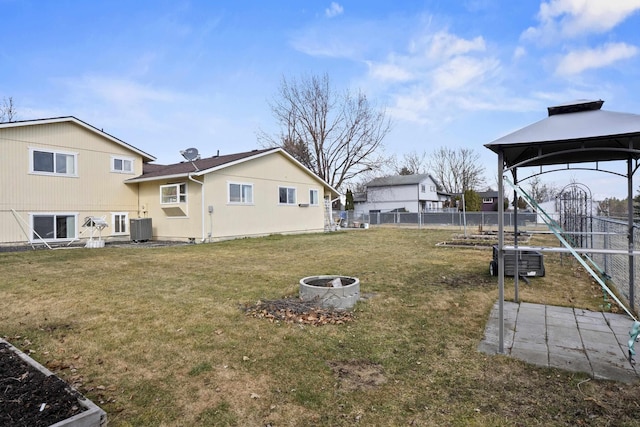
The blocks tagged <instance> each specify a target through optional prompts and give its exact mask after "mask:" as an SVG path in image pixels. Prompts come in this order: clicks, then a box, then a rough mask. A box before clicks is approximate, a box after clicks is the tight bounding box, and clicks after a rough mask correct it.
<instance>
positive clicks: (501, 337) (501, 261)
mask: <svg viewBox="0 0 640 427" xmlns="http://www.w3.org/2000/svg"><path fill="white" fill-rule="evenodd" d="M503 158H504V153H503V152H502V150H501V149H500V150H498V317H499V319H498V337H499V338H498V353H504V178H503V176H502V175H503V174H504V160H503Z"/></svg>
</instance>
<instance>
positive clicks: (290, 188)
mask: <svg viewBox="0 0 640 427" xmlns="http://www.w3.org/2000/svg"><path fill="white" fill-rule="evenodd" d="M283 188H286V189H287V190H293V191H294V200H293V201H291V200H289V192H288V191H287V202H286V203H282V202H281V201H280V190H281V189H283ZM297 199H298V189H297V188H296V187H288V186H285V185H280V186H278V205H280V206H296V200H297Z"/></svg>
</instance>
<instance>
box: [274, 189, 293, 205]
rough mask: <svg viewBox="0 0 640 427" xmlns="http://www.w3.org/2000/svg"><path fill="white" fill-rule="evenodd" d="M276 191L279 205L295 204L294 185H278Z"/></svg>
mask: <svg viewBox="0 0 640 427" xmlns="http://www.w3.org/2000/svg"><path fill="white" fill-rule="evenodd" d="M278 193H279V201H280V204H281V205H295V204H296V189H295V188H294V187H279V188H278Z"/></svg>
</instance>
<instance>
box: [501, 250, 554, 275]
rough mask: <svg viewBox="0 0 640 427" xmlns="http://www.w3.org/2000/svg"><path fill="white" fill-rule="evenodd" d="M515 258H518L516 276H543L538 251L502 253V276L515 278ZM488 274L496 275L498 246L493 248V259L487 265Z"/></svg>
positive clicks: (541, 259) (542, 264) (542, 267)
mask: <svg viewBox="0 0 640 427" xmlns="http://www.w3.org/2000/svg"><path fill="white" fill-rule="evenodd" d="M516 256H517V257H518V276H520V277H531V276H544V258H543V256H542V253H540V252H538V251H519V252H517V253H516V252H511V251H509V252H505V253H504V275H505V276H515V274H516ZM489 273H490V274H491V275H492V276H497V275H498V246H497V245H494V246H493V259H492V260H491V262H490V263H489Z"/></svg>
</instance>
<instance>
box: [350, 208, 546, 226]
mask: <svg viewBox="0 0 640 427" xmlns="http://www.w3.org/2000/svg"><path fill="white" fill-rule="evenodd" d="M517 220H518V226H525V225H526V224H529V223H535V222H536V214H535V213H531V212H518V214H517ZM339 224H340V226H341V227H343V228H346V227H356V228H357V227H368V226H369V225H397V226H418V227H423V226H426V227H428V226H443V225H450V226H458V227H464V226H469V227H480V226H486V227H494V226H495V227H497V226H498V212H493V211H491V212H466V213H465V212H461V211H458V210H456V209H452V210H449V211H442V212H422V213H415V212H376V213H362V212H354V211H342V212H340V219H339ZM514 224H515V215H514V213H513V212H505V213H504V225H505V226H506V227H512V226H513V225H514Z"/></svg>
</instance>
